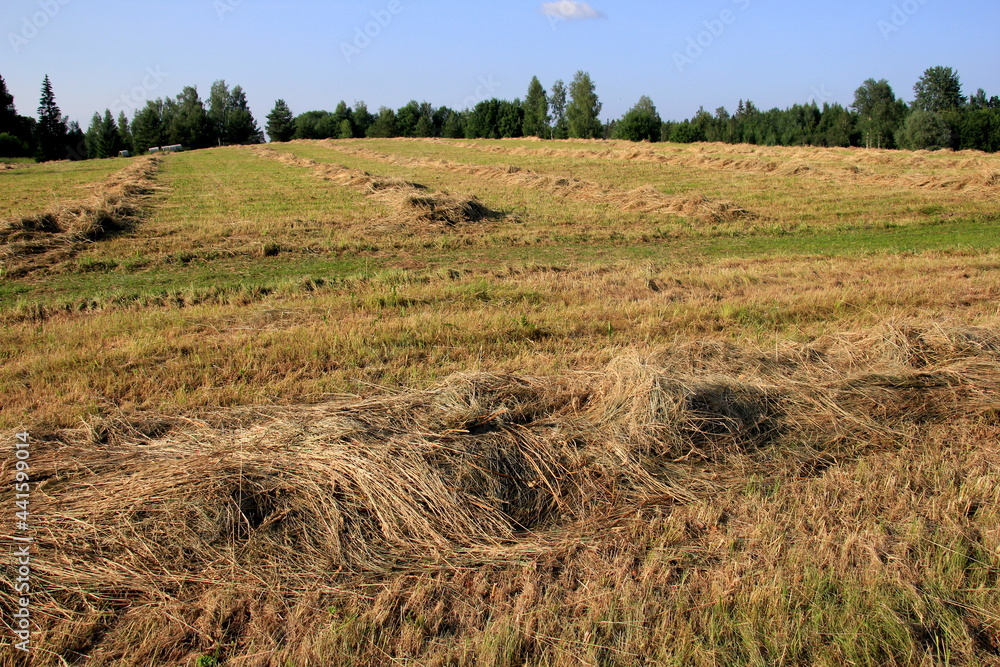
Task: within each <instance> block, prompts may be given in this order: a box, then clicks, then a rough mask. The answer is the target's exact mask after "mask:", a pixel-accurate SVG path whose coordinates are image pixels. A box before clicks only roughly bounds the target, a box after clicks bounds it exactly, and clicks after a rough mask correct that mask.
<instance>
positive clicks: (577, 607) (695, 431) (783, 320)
mask: <svg viewBox="0 0 1000 667" xmlns="http://www.w3.org/2000/svg"><path fill="white" fill-rule="evenodd" d="M0 184H2V186H3V187H2V188H0V220H2V222H0V253H2V255H0V257H2V281H0V317H2V318H3V321H4V326H3V328H2V329H0V332H2V333H0V336H2V337H3V342H2V345H0V350H2V351H0V355H2V358H3V364H2V366H0V392H2V394H3V395H4V397H5V403H4V405H3V406H2V407H0V426H2V428H3V430H4V431H5V432H7V433H8V434H9V435H8V436H7V438H8V440H9V441H10V442H11V443H13V442H14V437H15V436H14V433H18V432H26V433H29V434H30V436H31V440H32V446H31V447H32V449H31V457H32V458H31V480H32V497H31V515H32V517H33V522H32V531H33V532H32V536H33V538H34V541H35V542H34V544H35V546H34V548H35V549H36V554H37V555H36V557H35V560H33V561H32V575H33V577H34V580H33V588H34V593H33V595H32V598H31V605H32V606H31V611H32V623H33V630H34V632H33V635H32V642H33V644H34V647H33V655H32V659H33V662H32V663H31V664H37V665H48V664H51V665H62V664H70V665H76V664H89V665H111V664H115V665H149V664H177V665H197V667H211V666H213V665H285V666H287V665H313V664H327V665H385V664H410V665H511V666H513V665H547V666H553V667H555V666H560V665H567V666H568V665H579V664H583V665H636V666H638V665H646V664H658V665H660V664H662V665H706V666H707V665H843V664H854V665H873V666H874V665H906V666H910V665H913V666H917V665H919V666H924V665H937V664H941V665H944V664H957V665H970V666H987V665H1000V615H998V613H997V611H996V610H997V609H1000V593H998V590H1000V586H998V580H1000V514H998V511H997V508H998V507H1000V485H998V484H997V483H996V470H997V469H998V465H1000V450H998V447H997V443H998V442H1000V437H998V436H1000V306H998V304H1000V279H998V271H1000V233H998V232H1000V210H998V209H997V207H996V201H998V195H1000V156H998V155H994V154H987V153H982V152H978V151H961V152H954V151H935V152H928V151H917V152H907V151H896V150H893V151H883V150H869V149H859V148H850V149H848V148H844V149H840V148H787V147H764V146H752V145H731V144H669V143H662V144H657V143H654V144H649V143H642V144H635V143H631V142H625V141H583V140H561V141H553V140H528V139H521V140H444V139H357V140H316V141H293V142H289V143H272V144H266V145H262V146H252V147H224V148H213V149H204V150H199V151H191V152H186V153H178V154H169V155H160V156H143V157H136V158H130V159H115V160H93V161H87V162H85V163H42V164H37V165H36V164H27V163H13V164H8V165H4V166H3V168H2V170H0ZM14 469H15V458H14V457H13V456H8V457H5V458H4V459H3V461H2V463H0V470H3V475H4V477H5V479H6V478H9V479H13V476H14ZM13 530H14V528H13V526H11V527H10V528H8V531H11V532H12V531H13ZM10 571H11V572H13V570H10ZM8 589H9V587H8ZM16 604H17V603H16V600H15V598H14V597H13V596H12V595H11V594H10V593H9V590H8V591H4V595H3V596H2V597H0V614H2V616H3V618H4V621H5V624H6V626H7V631H6V633H5V636H4V637H3V640H2V642H3V643H4V644H6V645H7V646H9V647H10V651H9V652H7V654H6V657H4V658H3V659H2V660H0V662H3V664H12V665H13V664H22V662H19V661H20V659H21V658H20V657H19V656H18V654H17V652H15V651H14V649H13V648H12V647H13V641H14V640H12V637H14V634H13V628H12V627H11V620H10V619H11V618H12V614H13V612H14V611H15V606H16ZM6 650H7V648H6V647H5V651H6ZM24 664H27V663H24Z"/></svg>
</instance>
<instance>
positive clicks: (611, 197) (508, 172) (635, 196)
mask: <svg viewBox="0 0 1000 667" xmlns="http://www.w3.org/2000/svg"><path fill="white" fill-rule="evenodd" d="M327 143H328V145H330V146H332V147H333V148H335V149H337V150H338V151H341V152H343V153H347V154H350V155H357V156H359V157H363V158H366V159H370V160H376V161H379V162H388V163H390V164H397V165H403V166H409V167H419V168H427V169H435V170H440V171H449V172H453V173H463V174H468V175H470V176H474V177H477V178H482V179H488V180H490V181H491V182H502V183H509V184H511V185H515V186H517V187H523V188H533V189H537V190H545V191H547V192H551V193H552V194H555V195H558V196H562V197H570V198H573V199H578V200H582V201H587V202H600V203H607V204H611V205H613V206H617V207H621V208H624V209H625V210H628V211H642V212H644V213H649V214H653V215H655V214H668V215H677V216H682V217H693V218H696V219H699V220H702V221H703V222H709V223H720V222H733V221H739V220H753V219H756V218H757V215H756V214H755V213H753V212H751V211H748V210H746V209H745V208H743V207H741V206H739V205H738V204H736V203H733V202H728V201H724V200H717V199H709V198H707V197H705V196H703V195H700V194H688V195H685V196H669V195H666V194H663V193H662V192H659V191H658V190H656V189H655V188H652V187H649V186H646V187H642V188H637V189H634V190H622V189H618V188H613V187H606V186H603V185H600V184H598V183H593V182H590V181H585V180H581V179H577V178H573V177H569V176H558V175H552V174H541V173H538V172H534V171H532V170H530V169H523V168H520V167H516V166H513V165H508V166H502V167H495V166H488V165H470V164H463V163H460V162H453V161H449V160H427V159H420V158H406V157H401V156H397V155H388V154H385V153H379V152H377V151H373V150H371V149H367V148H353V147H349V146H345V145H344V144H341V143H337V142H333V141H330V142H327ZM489 148H497V147H489ZM517 150H522V151H523V150H528V149H512V150H511V152H512V153H516V151H517ZM591 156H592V154H591Z"/></svg>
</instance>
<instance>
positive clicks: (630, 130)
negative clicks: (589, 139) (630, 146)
mask: <svg viewBox="0 0 1000 667" xmlns="http://www.w3.org/2000/svg"><path fill="white" fill-rule="evenodd" d="M661 125H663V121H662V120H661V119H660V114H658V113H657V112H656V105H654V104H653V100H651V99H649V98H648V97H646V96H645V95H643V96H642V97H640V98H639V101H638V102H637V103H636V105H635V106H634V107H632V108H631V109H629V110H628V111H627V112H626V113H625V115H624V116H623V117H622V119H621V120H620V121H619V122H618V123H616V124H615V127H614V131H613V132H612V134H611V136H612V137H613V138H615V139H626V140H628V141H659V140H660V126H661Z"/></svg>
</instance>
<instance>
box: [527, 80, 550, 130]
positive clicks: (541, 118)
mask: <svg viewBox="0 0 1000 667" xmlns="http://www.w3.org/2000/svg"><path fill="white" fill-rule="evenodd" d="M549 120H550V119H549V98H548V95H546V93H545V88H543V87H542V83H541V82H540V81H539V80H538V77H537V76H533V77H531V83H530V84H528V96H527V97H526V98H525V99H524V127H523V128H522V129H523V132H524V136H526V137H541V138H543V139H544V138H547V137H548V135H549Z"/></svg>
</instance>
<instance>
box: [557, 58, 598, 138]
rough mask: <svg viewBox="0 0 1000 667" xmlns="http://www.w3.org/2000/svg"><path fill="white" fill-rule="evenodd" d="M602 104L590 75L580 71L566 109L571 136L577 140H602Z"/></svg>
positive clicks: (570, 92) (571, 86)
mask: <svg viewBox="0 0 1000 667" xmlns="http://www.w3.org/2000/svg"><path fill="white" fill-rule="evenodd" d="M600 114H601V102H600V101H599V100H598V98H597V90H596V88H595V86H594V82H593V81H592V80H591V78H590V74H588V73H587V72H584V71H582V70H581V71H579V72H577V73H576V76H574V77H573V81H572V83H570V85H569V105H568V106H567V107H566V121H567V123H568V126H569V136H571V137H573V138H577V139H597V138H600V136H601V132H602V128H601V120H600Z"/></svg>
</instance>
